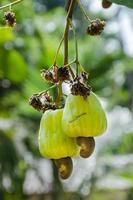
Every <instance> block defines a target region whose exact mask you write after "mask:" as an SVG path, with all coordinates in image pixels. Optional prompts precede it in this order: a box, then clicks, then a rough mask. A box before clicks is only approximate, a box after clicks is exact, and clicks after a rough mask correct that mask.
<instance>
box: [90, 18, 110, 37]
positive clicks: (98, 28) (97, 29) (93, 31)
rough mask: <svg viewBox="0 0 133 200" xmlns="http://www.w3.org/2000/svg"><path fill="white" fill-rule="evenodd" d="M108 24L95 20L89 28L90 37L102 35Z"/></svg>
mask: <svg viewBox="0 0 133 200" xmlns="http://www.w3.org/2000/svg"><path fill="white" fill-rule="evenodd" d="M105 25H106V23H105V21H101V20H100V19H96V20H93V21H92V22H91V24H90V25H89V27H88V28H87V34H88V35H100V34H101V33H102V31H103V30H104V27H105Z"/></svg>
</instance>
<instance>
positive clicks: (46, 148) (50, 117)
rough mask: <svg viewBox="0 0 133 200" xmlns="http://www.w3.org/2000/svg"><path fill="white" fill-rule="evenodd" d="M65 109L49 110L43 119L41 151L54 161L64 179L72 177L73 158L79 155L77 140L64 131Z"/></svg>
mask: <svg viewBox="0 0 133 200" xmlns="http://www.w3.org/2000/svg"><path fill="white" fill-rule="evenodd" d="M62 115H63V109H58V110H47V111H46V112H45V113H44V114H43V116H42V119H41V123H40V130H39V149H40V152H41V154H42V155H43V156H44V157H46V158H50V159H53V160H54V162H55V165H56V167H57V169H58V173H59V175H60V177H61V178H62V179H67V178H68V177H70V175H71V173H72V170H73V163H72V159H71V157H72V156H75V155H77V154H78V150H79V148H78V145H77V144H76V141H75V139H73V138H70V137H68V136H67V135H66V134H65V133H64V131H63V129H62Z"/></svg>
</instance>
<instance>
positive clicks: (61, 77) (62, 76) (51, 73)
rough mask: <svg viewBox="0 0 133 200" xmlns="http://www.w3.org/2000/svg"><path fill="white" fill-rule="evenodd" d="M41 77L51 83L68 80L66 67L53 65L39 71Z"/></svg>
mask: <svg viewBox="0 0 133 200" xmlns="http://www.w3.org/2000/svg"><path fill="white" fill-rule="evenodd" d="M41 77H42V78H43V79H45V80H47V81H49V82H51V83H58V82H59V81H66V80H70V74H69V69H68V67H65V66H64V67H58V66H53V68H51V69H48V70H45V69H44V70H42V71H41Z"/></svg>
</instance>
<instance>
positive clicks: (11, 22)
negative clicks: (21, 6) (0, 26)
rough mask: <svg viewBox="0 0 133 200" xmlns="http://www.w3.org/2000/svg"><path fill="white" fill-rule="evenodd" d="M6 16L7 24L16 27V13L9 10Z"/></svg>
mask: <svg viewBox="0 0 133 200" xmlns="http://www.w3.org/2000/svg"><path fill="white" fill-rule="evenodd" d="M4 17H5V20H6V24H7V25H8V26H10V27H14V26H15V25H16V18H15V13H14V12H12V11H7V12H5V13H4Z"/></svg>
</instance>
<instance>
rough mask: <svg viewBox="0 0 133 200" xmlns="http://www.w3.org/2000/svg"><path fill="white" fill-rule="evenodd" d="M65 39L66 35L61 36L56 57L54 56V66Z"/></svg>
mask: <svg viewBox="0 0 133 200" xmlns="http://www.w3.org/2000/svg"><path fill="white" fill-rule="evenodd" d="M63 41H64V35H63V37H62V38H61V41H60V43H59V46H58V49H57V52H56V55H55V58H54V64H53V66H56V62H57V57H58V54H59V51H60V48H61V45H62V43H63Z"/></svg>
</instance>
